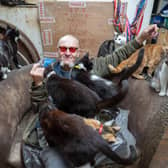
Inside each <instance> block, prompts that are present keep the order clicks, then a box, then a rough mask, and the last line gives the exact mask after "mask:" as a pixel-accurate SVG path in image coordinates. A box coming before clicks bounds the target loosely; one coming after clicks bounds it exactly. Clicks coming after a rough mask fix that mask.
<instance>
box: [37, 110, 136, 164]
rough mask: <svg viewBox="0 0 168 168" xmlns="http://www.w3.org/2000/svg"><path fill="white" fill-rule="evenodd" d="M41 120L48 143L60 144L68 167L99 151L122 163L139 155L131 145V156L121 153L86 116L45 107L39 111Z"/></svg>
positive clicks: (80, 162)
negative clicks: (116, 150) (122, 155)
mask: <svg viewBox="0 0 168 168" xmlns="http://www.w3.org/2000/svg"><path fill="white" fill-rule="evenodd" d="M40 123H41V126H42V128H43V130H44V134H45V136H46V138H47V140H48V142H49V144H50V145H52V146H53V147H54V146H56V147H57V149H58V150H59V151H60V152H61V153H62V154H63V157H64V158H65V159H67V160H68V161H69V163H70V166H69V167H76V166H81V165H84V164H86V163H88V162H93V160H94V157H95V155H96V154H97V153H98V152H102V153H103V154H105V155H106V156H107V157H109V158H110V159H112V160H114V161H115V162H117V163H119V164H126V165H129V164H132V163H133V162H134V161H135V160H136V158H137V153H136V150H135V148H134V147H132V146H130V151H131V154H130V156H129V157H128V158H121V157H120V156H118V155H117V154H116V153H115V152H114V151H112V150H111V148H110V147H109V144H108V143H107V142H106V141H105V140H104V139H103V138H102V137H101V136H100V135H99V133H98V132H97V131H95V130H94V129H93V128H92V127H90V126H88V125H86V124H85V121H84V120H83V118H82V117H80V116H78V115H75V114H68V113H65V112H63V111H60V110H58V109H53V110H50V111H43V112H41V114H40Z"/></svg>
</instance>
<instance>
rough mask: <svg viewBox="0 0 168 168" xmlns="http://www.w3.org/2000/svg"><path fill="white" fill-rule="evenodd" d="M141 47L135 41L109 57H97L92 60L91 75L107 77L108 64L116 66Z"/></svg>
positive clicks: (108, 72)
mask: <svg viewBox="0 0 168 168" xmlns="http://www.w3.org/2000/svg"><path fill="white" fill-rule="evenodd" d="M140 47H142V45H140V44H139V43H138V42H137V41H136V40H135V39H134V40H132V41H130V42H128V43H127V44H126V45H125V46H123V47H121V48H119V49H117V50H116V51H114V52H113V53H112V54H110V55H106V56H105V57H97V58H95V59H94V60H93V70H92V73H93V74H96V75H99V76H102V77H103V76H107V75H109V74H110V71H109V69H108V64H112V65H113V66H117V65H118V64H119V63H120V62H121V61H123V60H125V59H127V58H128V57H129V56H130V55H131V54H133V53H134V52H135V51H136V50H137V49H139V48H140Z"/></svg>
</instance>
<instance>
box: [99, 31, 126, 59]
mask: <svg viewBox="0 0 168 168" xmlns="http://www.w3.org/2000/svg"><path fill="white" fill-rule="evenodd" d="M124 44H126V37H125V34H124V33H123V34H119V33H117V32H114V38H113V39H111V40H105V41H104V42H103V43H102V44H101V45H100V47H99V51H98V54H97V57H105V56H106V55H109V54H112V53H113V52H114V51H115V50H116V49H117V48H119V47H121V46H123V45H124Z"/></svg>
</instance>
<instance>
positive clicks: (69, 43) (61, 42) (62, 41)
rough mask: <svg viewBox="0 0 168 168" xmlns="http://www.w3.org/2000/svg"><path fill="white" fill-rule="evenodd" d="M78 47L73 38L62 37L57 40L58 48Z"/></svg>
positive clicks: (77, 42)
mask: <svg viewBox="0 0 168 168" xmlns="http://www.w3.org/2000/svg"><path fill="white" fill-rule="evenodd" d="M62 45H63V46H67V47H79V41H78V39H76V38H75V37H73V36H64V37H62V38H61V39H60V40H59V46H62Z"/></svg>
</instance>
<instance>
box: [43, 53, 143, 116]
mask: <svg viewBox="0 0 168 168" xmlns="http://www.w3.org/2000/svg"><path fill="white" fill-rule="evenodd" d="M142 59H143V50H142V52H140V54H139V57H138V59H137V62H136V63H135V65H133V66H132V67H130V68H127V69H125V70H123V74H122V76H121V77H120V79H119V82H118V83H113V82H111V81H109V80H106V79H103V78H101V77H98V76H96V75H91V74H90V73H89V72H88V70H91V68H92V63H91V62H90V60H89V58H88V56H84V57H83V58H82V59H81V60H80V61H79V62H78V63H77V64H76V65H78V66H82V65H83V66H82V67H84V69H85V70H83V69H78V68H77V69H76V68H73V69H72V72H71V76H72V79H65V78H61V77H60V76H58V75H57V74H56V73H55V72H54V71H51V69H52V68H51V67H52V66H49V67H48V68H46V70H45V71H47V73H46V72H45V76H46V75H47V74H48V75H47V82H46V88H47V90H48V94H49V96H50V97H51V98H52V101H53V103H54V104H55V105H56V107H57V108H58V109H60V110H63V111H65V112H67V113H74V112H75V113H76V114H78V115H81V116H84V117H94V116H95V115H96V112H99V111H100V110H101V109H104V108H107V107H111V106H114V105H116V104H117V103H118V102H120V101H121V100H122V99H123V98H124V97H125V95H126V94H127V92H128V81H127V79H128V77H129V76H130V75H131V74H132V73H133V72H134V71H135V70H136V69H137V68H138V66H139V65H140V64H141V61H142ZM84 64H85V65H84ZM85 66H86V67H85ZM48 70H49V71H51V72H48Z"/></svg>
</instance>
